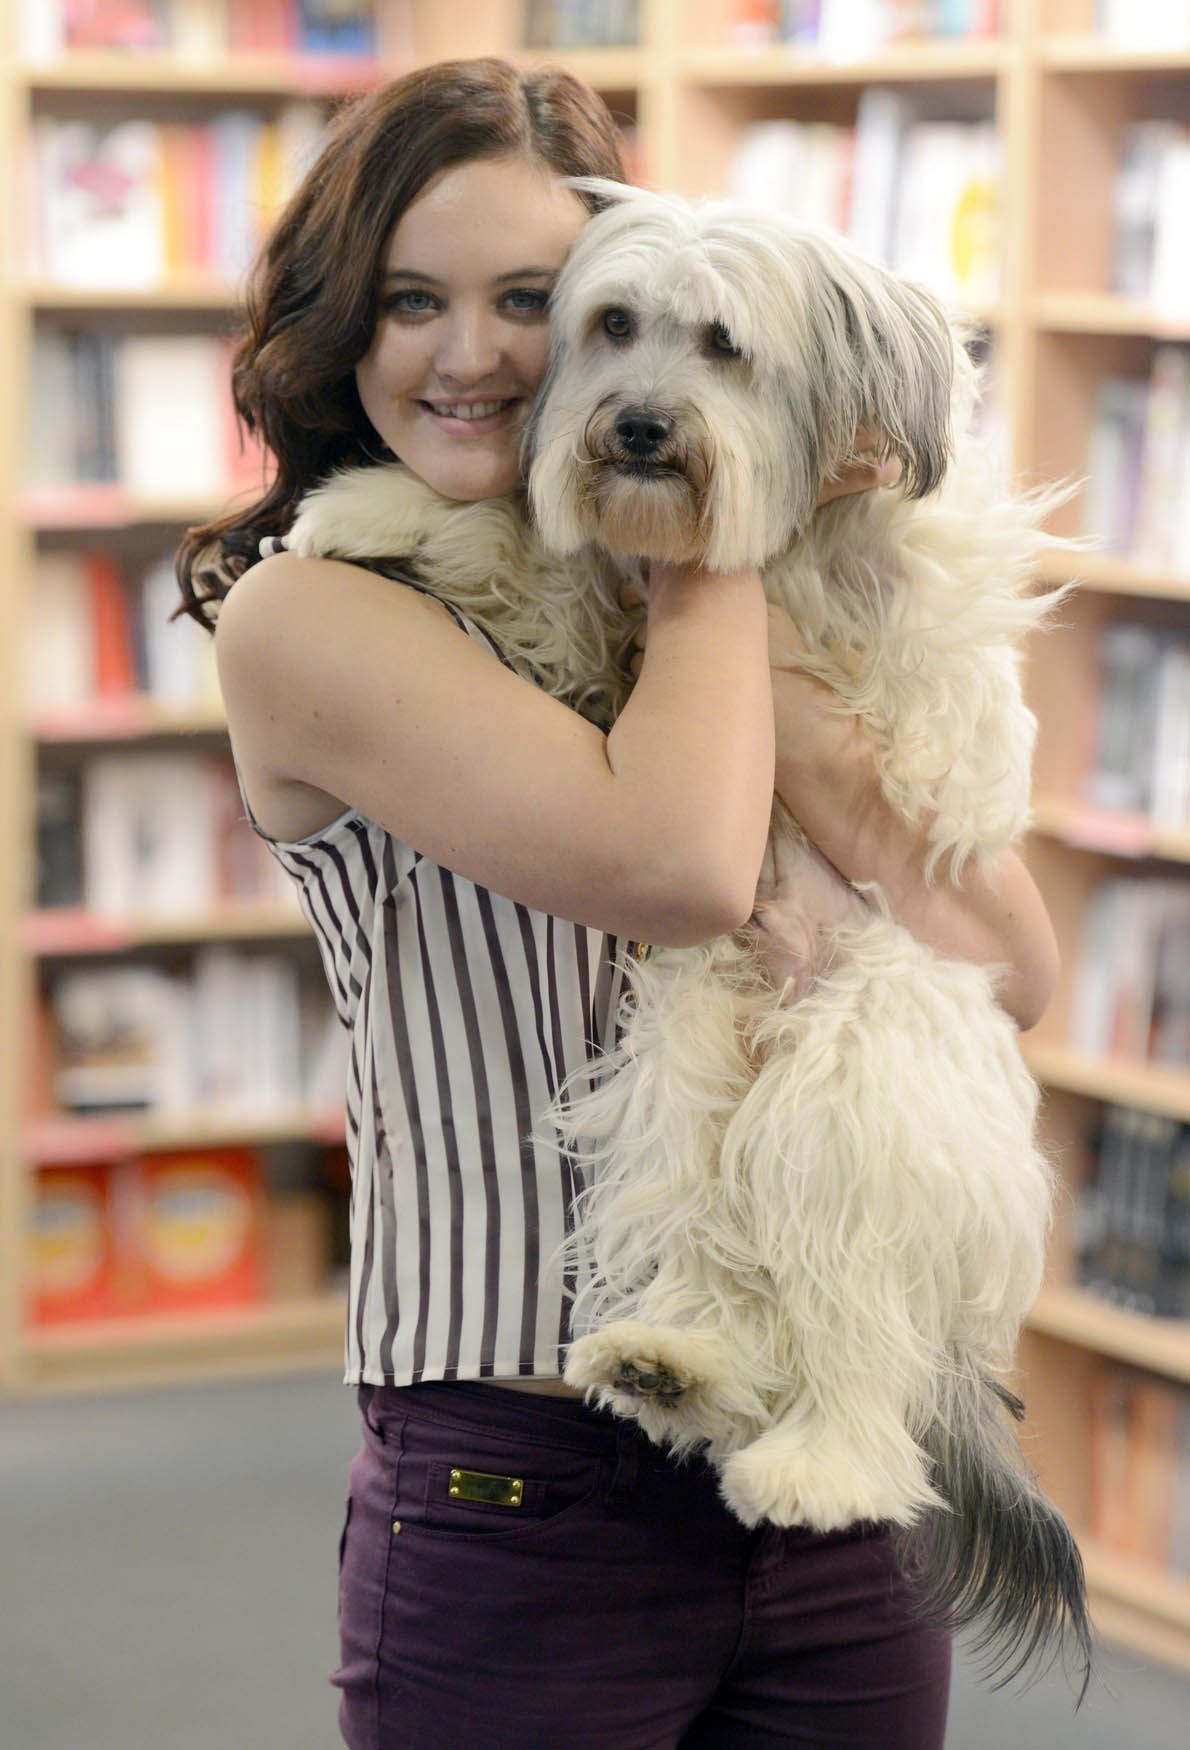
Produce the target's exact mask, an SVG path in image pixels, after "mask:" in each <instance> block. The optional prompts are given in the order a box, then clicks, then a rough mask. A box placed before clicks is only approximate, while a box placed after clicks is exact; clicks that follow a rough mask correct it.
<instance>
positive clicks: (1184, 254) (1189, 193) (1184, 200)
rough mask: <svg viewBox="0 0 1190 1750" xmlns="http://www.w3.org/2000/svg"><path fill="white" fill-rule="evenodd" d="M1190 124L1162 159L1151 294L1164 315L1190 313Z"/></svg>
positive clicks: (1170, 145) (1181, 315) (1179, 132)
mask: <svg viewBox="0 0 1190 1750" xmlns="http://www.w3.org/2000/svg"><path fill="white" fill-rule="evenodd" d="M1188 214H1190V128H1181V129H1179V130H1178V137H1177V138H1176V139H1175V140H1172V141H1171V142H1170V144H1169V146H1168V147H1167V149H1166V151H1165V155H1164V157H1163V158H1162V161H1161V180H1160V184H1159V187H1158V190H1157V228H1156V234H1155V236H1154V239H1153V281H1152V286H1151V289H1150V293H1149V296H1150V298H1151V300H1152V304H1153V307H1154V309H1155V310H1158V311H1160V312H1161V314H1162V315H1165V316H1175V317H1184V316H1190V218H1188V217H1187V215H1188Z"/></svg>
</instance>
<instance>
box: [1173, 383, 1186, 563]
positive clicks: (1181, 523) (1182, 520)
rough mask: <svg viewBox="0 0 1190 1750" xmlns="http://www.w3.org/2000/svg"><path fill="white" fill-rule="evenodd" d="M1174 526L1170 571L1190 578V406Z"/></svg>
mask: <svg viewBox="0 0 1190 1750" xmlns="http://www.w3.org/2000/svg"><path fill="white" fill-rule="evenodd" d="M1173 496H1174V507H1175V508H1174V526H1173V537H1172V546H1171V550H1170V556H1169V563H1170V570H1171V571H1172V572H1173V573H1174V575H1175V576H1176V577H1186V578H1190V406H1187V407H1185V408H1183V410H1182V431H1181V436H1180V437H1179V439H1178V466H1177V473H1176V475H1175V479H1174V495H1173Z"/></svg>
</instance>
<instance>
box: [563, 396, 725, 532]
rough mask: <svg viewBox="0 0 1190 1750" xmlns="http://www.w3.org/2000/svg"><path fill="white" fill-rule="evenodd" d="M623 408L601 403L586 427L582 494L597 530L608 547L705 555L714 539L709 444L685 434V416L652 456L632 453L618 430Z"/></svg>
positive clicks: (589, 522) (585, 516) (591, 527)
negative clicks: (708, 515) (711, 536)
mask: <svg viewBox="0 0 1190 1750" xmlns="http://www.w3.org/2000/svg"><path fill="white" fill-rule="evenodd" d="M617 411H618V409H606V408H605V409H601V410H600V412H599V413H598V414H597V415H596V416H595V418H594V419H592V420H591V421H590V422H589V424H588V426H587V429H586V432H585V433H584V444H583V448H584V449H585V451H586V454H585V455H584V457H583V465H582V471H581V473H580V476H579V494H580V499H581V504H582V513H583V519H584V522H585V523H586V524H587V526H588V528H589V532H590V538H591V539H592V540H594V541H597V542H598V543H599V545H600V546H602V547H605V548H606V549H607V550H608V552H611V553H619V554H625V555H628V556H632V557H639V558H646V559H659V560H668V561H669V562H670V563H671V564H678V563H687V564H688V563H692V562H697V561H699V560H700V559H701V558H702V557H703V555H704V553H705V551H706V544H707V518H706V498H707V491H708V488H709V486H710V479H711V459H710V447H709V444H707V443H706V442H703V441H699V439H698V438H697V437H695V438H693V439H692V438H691V437H689V436H686V435H682V434H683V422H682V421H681V420H679V421H676V422H675V431H674V434H673V435H672V436H671V438H670V439H669V440H667V441H666V443H665V444H663V445H661V446H660V447H659V448H658V449H657V450H656V452H655V453H654V454H653V455H651V456H650V457H649V458H648V460H647V461H642V460H640V459H639V458H636V457H634V456H632V455H631V454H630V453H629V452H628V451H627V450H626V449H625V448H624V446H623V444H622V443H621V442H620V440H619V439H618V438H617V436H616V432H615V417H616V412H617Z"/></svg>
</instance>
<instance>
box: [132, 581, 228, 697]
mask: <svg viewBox="0 0 1190 1750" xmlns="http://www.w3.org/2000/svg"><path fill="white" fill-rule="evenodd" d="M181 599H182V598H181V592H180V590H179V588H178V579H177V575H176V573H175V571H174V562H173V560H172V559H159V560H158V561H157V562H156V564H155V565H151V566H150V567H149V569H148V570H147V571H146V572H145V574H144V576H143V578H142V579H141V587H140V612H141V628H142V638H143V645H144V652H145V685H146V688H147V690H148V691H149V693H150V694H151V695H152V696H153V698H154V699H156V700H157V701H158V702H159V703H160V704H163V705H179V706H181V705H194V704H197V703H198V702H199V700H200V699H202V698H204V697H206V680H207V677H206V668H207V664H206V663H205V662H204V660H203V658H204V657H206V656H210V655H213V649H214V642H215V641H214V639H213V638H212V637H211V636H210V634H209V633H208V632H204V631H203V630H202V628H201V626H196V625H195V623H194V621H193V620H192V619H191V618H190V617H189V615H185V616H183V617H182V618H181V619H177V620H171V619H170V617H169V616H170V614H171V613H172V612H173V610H174V609H175V608H176V607H177V606H178V605H179V603H180V602H181ZM208 647H209V648H208Z"/></svg>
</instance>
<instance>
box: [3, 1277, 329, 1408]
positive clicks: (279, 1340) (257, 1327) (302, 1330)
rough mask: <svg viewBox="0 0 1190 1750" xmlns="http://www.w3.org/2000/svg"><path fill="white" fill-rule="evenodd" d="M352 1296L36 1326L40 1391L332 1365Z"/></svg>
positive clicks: (33, 1344) (30, 1341)
mask: <svg viewBox="0 0 1190 1750" xmlns="http://www.w3.org/2000/svg"><path fill="white" fill-rule="evenodd" d="M346 1305H347V1296H346V1291H345V1290H342V1289H326V1290H325V1291H324V1292H322V1293H321V1294H313V1295H305V1296H301V1297H300V1298H299V1297H295V1298H294V1299H292V1300H277V1301H266V1302H265V1303H263V1304H260V1305H255V1306H243V1307H227V1308H221V1309H219V1310H211V1311H204V1312H185V1313H183V1312H178V1313H171V1314H168V1315H166V1314H156V1315H154V1316H153V1317H151V1318H135V1319H133V1318H128V1319H97V1320H94V1321H88V1322H87V1323H85V1324H84V1323H71V1324H63V1325H50V1326H45V1327H41V1328H34V1329H31V1330H30V1331H29V1332H28V1333H27V1336H26V1346H27V1350H28V1354H29V1358H30V1361H31V1362H32V1363H33V1364H34V1367H35V1378H36V1389H38V1390H43V1391H55V1392H57V1391H66V1390H70V1391H77V1390H87V1389H92V1390H96V1389H111V1386H112V1384H113V1382H115V1381H119V1382H120V1383H121V1384H131V1383H138V1384H140V1383H144V1384H147V1383H150V1382H153V1383H158V1382H164V1381H172V1380H176V1379H178V1378H179V1377H181V1378H189V1377H200V1378H201V1377H208V1376H209V1373H210V1370H211V1368H212V1367H217V1368H218V1369H219V1371H220V1373H228V1372H243V1373H251V1372H256V1371H258V1370H259V1368H260V1366H261V1362H262V1360H264V1361H265V1362H266V1363H267V1365H268V1367H269V1368H270V1369H272V1368H274V1367H276V1366H278V1365H285V1364H288V1365H290V1366H291V1367H294V1368H309V1367H331V1366H334V1365H335V1364H336V1363H340V1362H341V1361H342V1354H343V1321H344V1318H345V1316H346Z"/></svg>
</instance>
